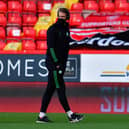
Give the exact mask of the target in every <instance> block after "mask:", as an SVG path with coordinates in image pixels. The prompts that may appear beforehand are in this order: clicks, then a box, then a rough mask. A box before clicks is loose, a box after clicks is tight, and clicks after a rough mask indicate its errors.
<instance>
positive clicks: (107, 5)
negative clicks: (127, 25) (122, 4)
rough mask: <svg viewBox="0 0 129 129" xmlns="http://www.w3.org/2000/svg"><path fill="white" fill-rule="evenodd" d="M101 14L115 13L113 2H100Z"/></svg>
mask: <svg viewBox="0 0 129 129" xmlns="http://www.w3.org/2000/svg"><path fill="white" fill-rule="evenodd" d="M99 6H100V12H114V9H115V5H114V3H113V2H109V1H105V2H100V3H99Z"/></svg>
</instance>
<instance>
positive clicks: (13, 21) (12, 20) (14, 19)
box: [7, 13, 22, 26]
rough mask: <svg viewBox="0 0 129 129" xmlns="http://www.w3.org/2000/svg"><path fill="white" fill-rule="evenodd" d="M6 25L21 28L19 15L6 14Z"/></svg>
mask: <svg viewBox="0 0 129 129" xmlns="http://www.w3.org/2000/svg"><path fill="white" fill-rule="evenodd" d="M7 24H8V25H18V26H21V24H22V19H21V16H20V15H19V13H8V22H7Z"/></svg>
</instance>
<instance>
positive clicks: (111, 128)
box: [0, 113, 129, 129]
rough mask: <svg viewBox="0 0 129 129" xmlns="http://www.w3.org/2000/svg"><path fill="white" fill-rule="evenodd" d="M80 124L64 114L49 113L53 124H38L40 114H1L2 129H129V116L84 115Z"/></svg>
mask: <svg viewBox="0 0 129 129" xmlns="http://www.w3.org/2000/svg"><path fill="white" fill-rule="evenodd" d="M84 115H85V118H84V120H82V121H81V122H79V123H69V122H68V119H67V117H66V115H65V114H63V113H49V114H48V116H49V118H50V119H51V120H52V121H53V123H44V124H37V123H36V122H35V121H36V119H37V116H38V113H0V129H129V115H122V114H121V115H118V114H84Z"/></svg>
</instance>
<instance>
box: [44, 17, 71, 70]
mask: <svg viewBox="0 0 129 129" xmlns="http://www.w3.org/2000/svg"><path fill="white" fill-rule="evenodd" d="M70 41H72V39H71V37H70V31H69V24H68V23H66V22H65V21H64V20H62V19H58V21H57V22H56V23H54V24H53V25H52V26H50V27H49V29H48V31H47V54H46V66H47V68H48V69H49V70H54V69H55V64H56V63H59V64H61V65H62V67H63V68H64V69H65V67H66V61H67V58H68V51H69V42H70Z"/></svg>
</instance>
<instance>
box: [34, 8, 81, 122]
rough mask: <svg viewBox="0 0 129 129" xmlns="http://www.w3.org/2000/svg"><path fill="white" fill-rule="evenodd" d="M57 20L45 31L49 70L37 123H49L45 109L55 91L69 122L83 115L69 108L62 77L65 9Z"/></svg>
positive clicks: (68, 39) (66, 28) (67, 40)
mask: <svg viewBox="0 0 129 129" xmlns="http://www.w3.org/2000/svg"><path fill="white" fill-rule="evenodd" d="M57 16H58V20H57V22H56V23H54V24H53V25H52V26H50V27H49V29H48V31H47V54H46V66H47V68H48V70H49V75H48V85H47V88H46V91H45V93H44V96H43V98H42V104H41V109H40V113H39V117H38V120H37V121H36V122H37V123H46V122H51V121H50V120H49V119H48V117H47V115H46V111H47V107H48V105H49V103H50V100H51V98H52V95H53V93H54V91H55V90H56V91H57V94H58V98H59V101H60V103H61V105H62V107H63V108H64V110H65V112H66V114H67V116H68V119H69V121H70V122H79V121H80V120H82V119H83V115H81V114H76V113H73V112H72V111H71V109H70V107H69V104H68V101H67V98H66V92H65V83H64V79H63V75H64V72H65V68H66V62H67V58H68V51H69V43H70V42H71V41H72V39H71V37H70V31H69V24H68V22H67V21H68V20H69V18H70V14H69V11H68V10H67V9H66V8H60V9H59V10H58V12H57Z"/></svg>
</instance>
